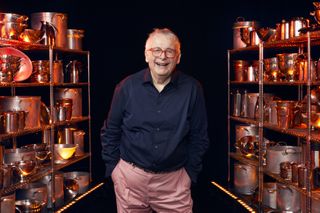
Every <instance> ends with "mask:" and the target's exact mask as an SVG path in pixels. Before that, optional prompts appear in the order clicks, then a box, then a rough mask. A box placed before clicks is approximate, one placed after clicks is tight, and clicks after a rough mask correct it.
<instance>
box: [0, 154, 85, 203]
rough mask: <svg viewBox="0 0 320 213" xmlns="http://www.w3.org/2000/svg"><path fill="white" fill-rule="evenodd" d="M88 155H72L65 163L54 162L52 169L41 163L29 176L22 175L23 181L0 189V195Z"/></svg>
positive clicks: (48, 164) (47, 164)
mask: <svg viewBox="0 0 320 213" xmlns="http://www.w3.org/2000/svg"><path fill="white" fill-rule="evenodd" d="M88 157H90V153H86V154H84V155H83V156H74V157H72V158H71V159H69V160H66V163H64V164H55V165H54V168H53V169H52V168H51V165H50V163H46V164H44V165H42V166H41V167H40V168H37V169H36V171H34V172H33V174H30V175H29V176H27V177H24V181H23V182H18V183H15V184H12V185H10V186H9V187H7V188H4V189H2V190H0V197H1V196H2V195H5V194H8V193H10V192H13V191H15V190H17V189H19V188H21V187H23V186H25V185H27V184H29V183H31V182H34V181H37V180H39V179H41V178H42V177H44V176H46V175H48V174H51V173H52V172H53V170H60V169H62V168H65V167H67V166H70V165H72V164H74V163H76V162H79V161H81V160H83V159H86V158H88Z"/></svg>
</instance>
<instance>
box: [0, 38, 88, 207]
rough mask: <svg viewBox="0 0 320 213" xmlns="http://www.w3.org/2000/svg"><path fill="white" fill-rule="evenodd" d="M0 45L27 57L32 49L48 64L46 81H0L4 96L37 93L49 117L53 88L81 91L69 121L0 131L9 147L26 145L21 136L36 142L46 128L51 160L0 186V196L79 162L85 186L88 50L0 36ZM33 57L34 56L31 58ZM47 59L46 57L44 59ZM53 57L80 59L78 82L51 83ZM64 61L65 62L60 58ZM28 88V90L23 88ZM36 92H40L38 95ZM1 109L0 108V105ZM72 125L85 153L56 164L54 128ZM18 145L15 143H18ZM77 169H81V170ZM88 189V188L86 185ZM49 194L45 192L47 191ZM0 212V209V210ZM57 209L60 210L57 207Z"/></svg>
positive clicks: (2, 140) (4, 142)
mask: <svg viewBox="0 0 320 213" xmlns="http://www.w3.org/2000/svg"><path fill="white" fill-rule="evenodd" d="M0 47H14V48H16V49H19V50H20V51H23V52H24V53H25V54H26V55H28V56H29V55H30V59H31V60H32V55H33V54H34V53H35V52H36V54H37V57H38V58H39V57H40V58H41V57H42V59H41V60H49V63H50V82H48V83H35V82H25V81H24V82H10V83H6V82H0V90H6V91H5V92H2V93H1V95H6V96H19V95H20V96H22V95H25V93H26V92H28V94H27V95H29V96H30V94H32V95H37V96H41V99H42V98H43V99H45V100H46V101H47V102H48V103H49V104H48V106H49V107H48V108H49V109H50V117H51V119H52V118H53V116H55V115H54V112H53V108H54V106H55V89H59V88H66V89H67V88H68V89H70V88H75V89H77V88H79V89H81V91H82V96H81V99H82V108H83V109H84V110H83V112H82V115H81V116H78V117H72V119H71V120H66V121H52V122H51V123H47V124H42V125H41V126H40V127H35V128H27V129H24V130H21V131H17V132H13V133H5V134H0V145H6V146H7V145H8V144H9V145H10V146H12V147H13V148H15V147H16V148H18V146H23V145H28V144H30V142H29V141H27V140H26V141H23V139H24V137H29V136H34V137H38V140H36V143H42V139H39V136H40V134H39V133H42V132H43V131H44V130H50V133H51V134H50V144H48V145H49V147H50V152H51V159H50V161H49V162H47V163H44V164H41V165H40V166H39V167H38V168H37V169H36V172H33V173H32V174H30V175H28V176H26V177H25V178H24V179H23V181H20V182H19V181H18V182H15V183H13V184H11V185H10V186H8V187H2V188H0V198H2V197H3V196H6V195H8V194H10V193H13V192H15V191H16V190H17V189H20V188H22V187H24V186H25V185H27V184H29V183H32V182H35V181H38V180H40V179H41V178H43V177H44V176H46V175H51V178H52V179H54V178H53V177H54V174H55V173H57V172H59V171H63V170H64V169H67V170H68V169H69V170H70V169H74V170H77V169H79V168H78V167H77V166H79V165H76V163H77V164H78V163H82V164H83V166H82V167H83V168H85V169H86V171H87V172H88V173H89V186H90V183H91V182H92V165H91V164H92V154H91V116H90V115H91V106H90V98H91V97H90V52H89V51H80V50H71V49H65V48H56V47H53V48H52V47H50V46H47V45H42V44H31V43H27V42H22V41H16V40H9V39H3V38H0ZM35 58H36V57H35ZM45 58H47V59H45ZM54 58H55V59H57V58H59V59H60V58H61V59H62V60H70V59H71V58H76V59H77V60H81V62H82V63H83V64H84V69H83V71H82V73H81V77H80V82H79V83H66V82H64V83H53V77H52V76H53V61H54ZM64 62H65V63H66V62H67V61H64ZM27 90H28V91H27ZM39 94H40V95H39ZM0 108H1V107H0ZM73 125H79V126H81V129H82V130H84V131H85V134H86V135H85V137H84V138H85V140H84V146H85V152H86V153H85V154H83V155H81V156H73V157H72V158H70V159H68V160H66V162H65V163H63V164H56V163H55V162H54V156H55V149H54V144H55V143H57V136H56V135H57V129H58V128H62V127H68V126H73ZM17 139H21V142H20V143H17ZM18 144H19V145H18ZM83 168H81V169H83ZM50 184H51V189H53V190H51V194H50V196H48V198H49V199H53V198H54V197H55V181H51V182H50ZM88 190H89V188H88ZM48 193H49V192H48ZM79 196H80V197H81V194H78V196H76V197H74V199H73V200H77V197H79ZM73 200H68V201H66V202H65V203H64V205H63V206H55V205H53V206H51V207H48V209H45V210H44V211H45V212H54V211H57V210H59V209H64V206H65V205H68V203H70V202H74V201H73ZM48 202H50V203H54V200H48ZM0 211H1V210H0ZM59 211H60V210H59Z"/></svg>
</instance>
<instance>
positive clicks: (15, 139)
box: [10, 82, 17, 149]
mask: <svg viewBox="0 0 320 213" xmlns="http://www.w3.org/2000/svg"><path fill="white" fill-rule="evenodd" d="M10 89H11V96H15V95H16V87H15V84H14V82H12V83H11V88H10ZM12 148H13V149H16V148H17V138H16V137H13V138H12Z"/></svg>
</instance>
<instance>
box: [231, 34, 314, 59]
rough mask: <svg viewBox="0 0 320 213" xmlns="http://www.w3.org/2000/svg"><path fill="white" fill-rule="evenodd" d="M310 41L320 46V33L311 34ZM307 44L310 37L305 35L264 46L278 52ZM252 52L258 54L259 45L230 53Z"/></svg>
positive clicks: (268, 43)
mask: <svg viewBox="0 0 320 213" xmlns="http://www.w3.org/2000/svg"><path fill="white" fill-rule="evenodd" d="M310 41H311V45H312V46H317V45H320V31H314V32H310ZM307 42H308V37H307V35H306V34H305V35H301V36H297V37H293V38H289V39H286V40H279V41H273V42H265V43H264V44H263V48H264V49H275V50H276V49H283V48H293V47H301V45H305V44H306V43H307ZM252 51H256V52H257V51H259V47H258V45H254V46H248V47H244V48H238V49H232V50H230V53H231V54H235V53H242V52H252Z"/></svg>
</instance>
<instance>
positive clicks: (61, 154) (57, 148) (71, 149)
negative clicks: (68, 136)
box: [54, 144, 77, 164]
mask: <svg viewBox="0 0 320 213" xmlns="http://www.w3.org/2000/svg"><path fill="white" fill-rule="evenodd" d="M76 148H77V145H76V144H55V145H54V158H55V163H57V164H60V163H65V161H66V160H68V159H70V158H72V157H73V156H74V154H75V152H76Z"/></svg>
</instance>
